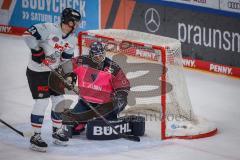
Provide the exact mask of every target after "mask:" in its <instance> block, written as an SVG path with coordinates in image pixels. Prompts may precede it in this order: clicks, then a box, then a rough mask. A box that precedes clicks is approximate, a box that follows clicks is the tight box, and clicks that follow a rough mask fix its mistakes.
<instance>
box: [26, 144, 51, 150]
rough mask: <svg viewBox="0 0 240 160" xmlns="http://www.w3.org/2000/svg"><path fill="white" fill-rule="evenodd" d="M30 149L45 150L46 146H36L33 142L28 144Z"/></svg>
mask: <svg viewBox="0 0 240 160" xmlns="http://www.w3.org/2000/svg"><path fill="white" fill-rule="evenodd" d="M30 149H31V150H33V151H37V152H47V147H38V146H36V145H34V144H31V145H30Z"/></svg>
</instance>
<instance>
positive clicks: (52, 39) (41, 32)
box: [24, 23, 77, 72]
mask: <svg viewBox="0 0 240 160" xmlns="http://www.w3.org/2000/svg"><path fill="white" fill-rule="evenodd" d="M28 32H29V33H30V35H25V36H24V39H25V42H26V44H27V45H28V47H29V48H30V49H35V48H38V47H41V48H43V51H44V53H45V56H46V57H48V58H51V59H52V60H53V62H54V63H53V64H52V65H51V66H52V67H53V68H55V67H57V66H58V65H59V64H60V63H61V62H63V61H64V60H65V59H68V58H71V57H73V55H74V49H75V46H76V42H77V39H76V36H75V35H74V33H71V34H69V35H68V36H67V37H64V36H65V34H64V33H63V32H62V29H61V26H60V24H54V23H41V24H36V25H33V26H32V27H31V28H29V29H28ZM29 57H30V58H29V59H30V60H29V63H28V68H29V69H30V70H33V71H36V72H45V71H50V70H49V68H48V67H46V66H45V65H43V64H39V63H36V62H35V61H33V60H32V56H31V54H30V56H29Z"/></svg>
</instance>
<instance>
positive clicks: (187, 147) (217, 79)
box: [0, 35, 240, 160]
mask: <svg viewBox="0 0 240 160" xmlns="http://www.w3.org/2000/svg"><path fill="white" fill-rule="evenodd" d="M28 52H29V50H28V49H27V47H26V45H25V43H24V42H23V40H22V39H21V38H20V37H14V36H11V37H10V36H6V35H0V71H1V72H0V73H1V78H0V102H1V105H0V118H2V119H4V120H5V121H7V122H9V123H11V124H12V125H14V126H15V127H17V128H18V129H20V130H30V124H29V120H30V113H31V109H32V103H33V100H32V98H31V94H30V91H29V89H28V86H27V79H26V76H25V70H26V66H27V60H28ZM185 74H186V78H187V85H188V89H189V94H190V98H191V102H192V105H193V108H194V111H195V113H196V114H198V115H200V116H202V117H204V118H207V119H208V120H210V121H212V122H215V123H216V125H217V127H218V129H219V132H218V134H217V135H216V136H213V137H210V138H205V139H198V140H166V141H161V140H159V139H154V138H150V137H147V136H145V137H143V138H142V141H141V142H140V143H136V142H129V141H127V140H123V139H121V140H114V141H89V140H86V138H85V137H84V135H83V136H79V137H76V138H74V139H71V140H70V143H69V146H67V147H58V146H54V145H53V144H52V143H51V133H50V126H51V125H50V120H49V108H48V112H47V114H46V120H45V121H44V128H43V136H44V139H45V140H46V141H48V144H49V149H48V152H47V153H38V152H34V151H31V150H29V149H28V146H29V139H25V138H22V137H20V136H18V135H16V134H15V133H14V132H12V131H11V130H9V129H8V128H7V127H5V126H3V125H2V124H0V160H33V159H34V160H44V159H46V160H62V159H69V160H81V159H89V160H92V159H99V160H107V159H111V160H123V159H124V160H128V159H135V160H137V159H138V160H146V159H148V160H159V159H161V160H182V159H184V160H192V159H194V160H240V152H239V150H240V125H239V122H240V108H239V106H240V80H239V79H232V78H229V77H224V76H219V75H213V74H206V73H203V72H198V71H192V70H186V71H185Z"/></svg>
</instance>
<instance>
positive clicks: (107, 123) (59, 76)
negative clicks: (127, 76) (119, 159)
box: [44, 63, 140, 142]
mask: <svg viewBox="0 0 240 160" xmlns="http://www.w3.org/2000/svg"><path fill="white" fill-rule="evenodd" d="M44 64H45V65H46V66H47V67H48V68H49V69H50V70H51V71H52V72H53V73H54V74H55V75H56V76H57V77H58V78H59V79H61V80H62V81H63V83H64V85H66V86H67V88H69V89H71V90H72V91H73V92H74V93H75V94H77V95H79V93H78V91H77V90H76V89H75V88H74V86H73V85H71V84H69V82H68V81H67V80H66V79H65V78H64V77H63V76H62V75H61V74H59V73H58V72H57V71H55V70H54V68H52V67H51V66H50V65H49V64H48V63H44ZM80 98H81V99H82V100H83V101H84V102H85V103H86V104H87V105H88V106H89V107H90V109H91V110H93V111H94V112H95V113H96V114H97V115H98V116H99V117H100V118H101V119H102V120H103V121H104V123H105V124H106V125H108V126H109V127H111V128H112V129H113V130H114V131H115V132H116V133H117V134H118V136H119V137H120V138H124V139H127V140H131V141H135V142H140V138H139V137H138V136H134V135H126V134H122V133H120V132H119V131H117V130H116V129H115V128H114V127H113V125H112V124H111V123H110V122H109V121H108V120H107V119H106V118H105V117H104V116H103V115H102V114H100V113H99V112H98V111H97V110H96V109H95V108H94V107H93V106H92V105H91V104H90V103H88V102H87V101H86V100H85V99H84V98H83V97H80Z"/></svg>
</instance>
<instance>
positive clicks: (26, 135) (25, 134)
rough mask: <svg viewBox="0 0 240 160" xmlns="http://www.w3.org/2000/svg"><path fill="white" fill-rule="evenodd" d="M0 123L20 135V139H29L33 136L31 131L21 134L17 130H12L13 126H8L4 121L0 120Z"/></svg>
mask: <svg viewBox="0 0 240 160" xmlns="http://www.w3.org/2000/svg"><path fill="white" fill-rule="evenodd" d="M0 122H1V123H2V124H4V125H5V126H7V127H8V128H10V129H12V130H13V131H14V132H16V133H17V134H19V135H21V136H22V137H31V136H32V135H33V132H32V131H28V132H22V131H19V130H18V129H16V128H14V127H13V126H11V125H10V124H8V123H7V122H5V121H4V120H2V119H1V118H0Z"/></svg>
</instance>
